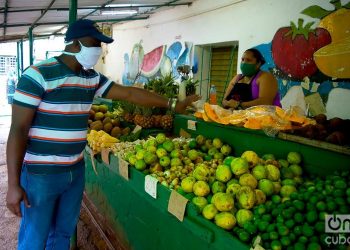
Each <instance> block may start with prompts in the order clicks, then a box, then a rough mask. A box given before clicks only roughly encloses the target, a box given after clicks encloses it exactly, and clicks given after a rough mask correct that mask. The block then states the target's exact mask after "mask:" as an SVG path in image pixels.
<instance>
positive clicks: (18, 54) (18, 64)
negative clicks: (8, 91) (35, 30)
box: [16, 41, 21, 80]
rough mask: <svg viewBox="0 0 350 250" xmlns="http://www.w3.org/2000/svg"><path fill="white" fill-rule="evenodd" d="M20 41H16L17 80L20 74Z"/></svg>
mask: <svg viewBox="0 0 350 250" xmlns="http://www.w3.org/2000/svg"><path fill="white" fill-rule="evenodd" d="M20 53H21V52H20V41H17V60H16V62H17V80H18V79H19V76H20V74H19V73H20V62H19V60H20Z"/></svg>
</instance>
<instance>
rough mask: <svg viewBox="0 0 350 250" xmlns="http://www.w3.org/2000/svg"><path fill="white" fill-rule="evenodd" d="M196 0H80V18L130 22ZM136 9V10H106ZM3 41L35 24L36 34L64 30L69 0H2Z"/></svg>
mask: <svg viewBox="0 0 350 250" xmlns="http://www.w3.org/2000/svg"><path fill="white" fill-rule="evenodd" d="M193 1H194V0H173V1H170V0H109V1H107V0H78V1H77V2H78V11H77V18H78V19H80V18H89V19H92V20H95V21H97V22H109V23H115V22H127V21H132V20H139V19H147V18H148V17H149V16H150V15H151V14H152V13H154V12H157V11H161V10H164V9H167V8H173V6H179V5H188V4H191V3H192V2H193ZM121 10H136V11H137V13H136V14H119V15H110V14H107V15H105V14H106V12H107V11H112V12H115V11H119V12H120V11H121ZM0 20H2V21H3V22H2V23H1V24H0V42H3V41H9V40H18V39H21V38H24V37H25V36H26V34H27V33H28V30H29V28H30V27H31V26H32V27H33V34H34V37H35V36H36V37H40V36H49V35H52V34H60V33H62V32H64V31H65V30H64V27H66V26H67V24H68V20H69V0H30V1H28V0H0Z"/></svg>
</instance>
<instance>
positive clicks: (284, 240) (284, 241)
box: [281, 236, 290, 246]
mask: <svg viewBox="0 0 350 250" xmlns="http://www.w3.org/2000/svg"><path fill="white" fill-rule="evenodd" d="M281 244H282V246H289V245H290V239H289V238H288V237H287V236H283V237H282V238H281Z"/></svg>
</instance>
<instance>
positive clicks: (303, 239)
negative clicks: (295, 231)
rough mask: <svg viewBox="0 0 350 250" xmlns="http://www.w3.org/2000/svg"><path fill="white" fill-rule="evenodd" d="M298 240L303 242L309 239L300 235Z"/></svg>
mask: <svg viewBox="0 0 350 250" xmlns="http://www.w3.org/2000/svg"><path fill="white" fill-rule="evenodd" d="M298 241H299V242H301V243H304V244H305V243H307V242H308V241H309V239H308V238H307V237H306V236H300V237H299V239H298Z"/></svg>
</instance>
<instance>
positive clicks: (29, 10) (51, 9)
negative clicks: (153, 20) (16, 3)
mask: <svg viewBox="0 0 350 250" xmlns="http://www.w3.org/2000/svg"><path fill="white" fill-rule="evenodd" d="M191 4H192V3H191V2H185V3H172V4H165V5H164V4H142V5H136V4H130V5H127V6H119V7H106V6H105V7H101V6H100V7H78V10H115V9H130V8H156V7H164V6H168V7H171V6H174V7H175V6H181V5H191ZM44 10H45V9H43V8H37V9H17V8H13V7H12V8H10V7H9V8H8V10H7V12H8V13H13V12H32V11H41V12H42V11H44ZM49 11H69V8H50V9H49ZM1 13H5V8H0V14H1Z"/></svg>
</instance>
